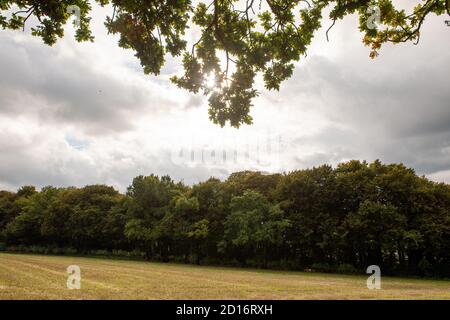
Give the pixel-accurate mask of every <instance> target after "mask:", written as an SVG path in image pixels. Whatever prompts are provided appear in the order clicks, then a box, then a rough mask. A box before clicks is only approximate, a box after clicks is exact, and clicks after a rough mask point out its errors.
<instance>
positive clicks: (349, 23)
mask: <svg viewBox="0 0 450 320" xmlns="http://www.w3.org/2000/svg"><path fill="white" fill-rule="evenodd" d="M110 11H111V9H110V8H99V7H95V6H94V11H93V20H92V28H93V31H94V36H95V37H96V40H95V42H94V43H81V44H80V43H77V42H76V41H75V40H74V38H73V34H74V32H75V31H74V27H73V26H71V25H68V26H67V27H66V37H64V38H63V39H61V40H59V41H58V43H57V44H56V45H55V46H53V47H49V46H46V45H44V44H43V43H42V42H41V40H40V39H38V38H35V37H32V36H31V35H30V32H29V30H28V29H26V30H25V32H22V31H1V30H0V189H6V190H16V189H17V188H18V187H20V186H22V185H30V184H31V185H35V186H37V187H43V186H46V185H53V186H78V187H81V186H84V185H88V184H97V183H102V184H108V185H113V186H114V187H116V188H117V189H118V190H120V191H124V190H126V188H127V186H128V185H130V183H131V181H132V179H133V177H135V176H137V175H149V174H152V173H154V174H157V175H164V174H169V175H170V176H172V177H173V178H174V179H176V180H182V181H184V182H185V183H187V184H192V183H196V182H199V181H203V180H206V179H208V178H209V177H211V176H215V177H218V178H221V179H225V178H226V177H227V176H228V175H229V174H230V173H232V172H235V171H240V170H260V171H264V172H288V171H291V170H296V169H304V168H309V167H313V166H318V165H322V164H330V165H333V166H335V165H337V164H338V163H340V162H344V161H347V160H350V159H359V160H367V161H369V162H370V161H373V160H375V159H380V160H381V161H383V162H386V163H392V162H396V163H397V162H402V163H404V164H405V165H406V166H408V167H412V168H414V169H415V170H416V172H417V173H418V174H421V175H426V176H427V177H429V178H430V179H432V180H435V181H439V182H441V181H442V182H447V183H450V74H449V71H450V68H449V67H450V65H449V61H450V27H447V26H446V25H445V23H444V21H445V20H446V19H447V20H449V19H448V17H444V16H441V17H436V16H430V17H429V18H427V19H426V21H425V23H424V26H423V29H422V34H421V41H420V43H419V45H417V46H414V45H412V44H402V45H386V46H385V47H384V48H383V49H382V51H381V52H380V56H379V57H378V58H377V59H375V60H372V59H370V58H369V51H370V50H369V48H367V47H364V46H363V44H362V42H361V40H362V35H361V34H360V33H359V31H358V18H357V17H355V16H350V17H347V18H345V19H344V20H343V21H339V22H338V23H337V24H336V26H335V27H334V28H333V29H332V30H331V31H330V41H329V42H327V40H326V36H325V31H326V29H327V28H328V25H329V24H328V22H327V21H325V22H324V23H323V25H324V27H323V28H322V29H321V30H320V31H319V32H318V33H317V35H316V37H315V39H314V40H313V43H312V45H311V47H310V48H309V51H308V56H307V57H306V58H304V59H303V60H301V61H300V62H299V63H298V64H297V66H296V69H295V72H294V75H293V77H292V78H291V79H289V80H287V81H285V82H284V83H283V84H282V86H281V89H280V91H279V92H268V91H266V90H265V89H264V88H263V85H262V83H261V81H258V83H257V88H258V89H259V91H260V96H259V97H258V98H257V99H255V100H254V107H253V109H252V111H251V115H252V116H253V119H254V124H253V125H251V126H243V127H241V128H240V129H235V128H230V127H225V128H221V127H219V126H217V125H215V124H213V123H212V122H210V120H209V119H208V103H207V99H206V98H205V97H203V96H199V95H193V94H190V93H188V92H186V91H184V90H182V89H178V88H176V87H175V85H174V84H172V83H171V82H170V81H169V78H170V77H171V76H172V75H174V74H179V73H180V72H181V71H182V69H181V66H180V62H179V61H178V60H176V59H169V60H168V61H167V64H166V66H165V67H164V68H163V70H162V72H161V75H159V76H149V75H144V73H143V71H142V68H141V66H140V64H139V61H138V60H137V59H136V58H135V57H134V55H133V52H132V51H130V50H125V49H121V48H119V47H118V46H117V37H115V36H112V35H108V34H107V32H106V30H105V28H104V25H103V22H104V18H105V17H106V15H110V14H111V12H110ZM195 36H196V35H195V33H194V34H191V35H190V37H192V40H194V38H195Z"/></svg>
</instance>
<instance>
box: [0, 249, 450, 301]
mask: <svg viewBox="0 0 450 320" xmlns="http://www.w3.org/2000/svg"><path fill="white" fill-rule="evenodd" d="M69 265H78V266H80V268H81V289H80V290H69V289H67V285H66V282H67V277H68V274H67V273H66V269H67V267H68V266H69ZM366 279H367V277H365V276H346V275H332V274H319V273H304V272H283V271H263V270H251V269H248V270H247V269H236V268H220V267H203V266H191V265H178V264H164V263H148V262H143V261H127V260H111V259H99V258H83V257H56V256H39V255H18V254H6V253H0V299H450V281H443V280H442V281H434V280H419V279H402V278H390V277H383V278H382V289H381V290H368V289H367V287H366Z"/></svg>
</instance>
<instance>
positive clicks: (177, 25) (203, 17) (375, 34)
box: [0, 0, 450, 127]
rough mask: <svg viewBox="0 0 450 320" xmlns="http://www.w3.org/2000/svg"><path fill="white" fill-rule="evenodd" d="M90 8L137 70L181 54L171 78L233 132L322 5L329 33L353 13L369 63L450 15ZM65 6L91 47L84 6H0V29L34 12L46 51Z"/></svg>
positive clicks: (275, 85)
mask: <svg viewBox="0 0 450 320" xmlns="http://www.w3.org/2000/svg"><path fill="white" fill-rule="evenodd" d="M95 2H96V3H98V4H100V5H102V6H104V5H107V4H110V5H111V6H112V7H113V9H112V14H111V16H109V17H108V18H107V20H106V22H105V25H106V27H107V29H108V31H109V32H110V33H112V34H116V35H118V36H119V46H120V47H122V48H126V49H131V50H133V51H134V52H135V55H136V57H137V58H138V59H139V60H140V62H141V65H142V67H143V69H144V72H145V73H152V74H155V75H157V74H159V72H160V70H161V67H162V66H163V65H164V64H165V61H166V57H167V56H168V55H171V56H175V57H176V56H180V55H182V56H183V66H184V74H183V75H182V76H179V77H174V78H173V79H172V81H173V82H174V83H175V84H177V85H178V86H179V87H181V88H184V89H187V90H189V91H191V92H195V93H197V92H202V93H203V94H205V95H206V96H208V97H209V117H210V119H211V120H212V121H213V122H215V123H217V124H220V125H221V126H224V125H225V124H226V123H227V122H229V123H230V124H231V125H232V126H235V127H239V126H240V125H241V124H250V123H252V117H251V116H250V114H249V112H250V108H251V107H252V100H253V99H254V98H255V97H256V96H257V95H258V92H257V90H256V89H255V88H254V82H255V78H256V76H257V75H258V74H262V77H263V79H264V84H265V87H266V89H268V90H279V89H280V84H281V82H283V81H284V80H286V79H288V78H289V77H291V76H292V73H293V70H294V63H295V62H296V61H298V60H300V59H301V58H302V56H304V55H306V52H307V48H308V46H309V45H310V44H311V41H312V39H313V37H314V35H315V34H316V32H317V30H318V29H319V28H320V27H321V25H322V24H323V23H324V21H323V19H324V18H323V16H324V14H325V12H326V11H327V10H328V9H329V14H328V17H329V18H330V19H331V20H332V24H331V26H330V28H329V29H328V31H330V29H331V27H332V26H334V25H335V23H336V21H338V20H341V19H343V18H344V17H346V16H348V15H351V14H357V15H358V16H359V20H360V21H359V22H360V23H359V29H360V30H361V31H362V33H363V34H364V38H363V42H364V44H365V45H367V46H369V47H370V48H371V52H370V56H371V57H372V58H374V57H376V56H377V55H378V51H379V50H380V48H381V46H382V45H383V44H384V43H388V42H391V43H403V42H409V41H413V42H418V40H419V38H420V30H421V27H422V26H423V23H424V20H425V18H426V17H427V16H428V15H430V14H436V15H442V14H449V15H450V9H449V1H448V0H416V1H415V3H416V4H417V5H416V6H414V9H413V11H412V12H410V13H407V12H405V10H399V9H396V7H395V6H394V5H393V3H392V2H393V1H392V0H323V1H303V0H263V1H254V0H247V1H239V0H210V1H195V2H193V1H191V0H178V1H173V0H150V1H149V0H145V1H144V0H96V1H95ZM71 5H76V6H78V7H79V9H80V17H79V22H80V28H78V29H77V33H76V39H77V40H78V41H93V37H92V34H91V31H90V28H89V23H90V20H91V18H90V11H91V5H90V2H89V1H88V0H47V1H36V0H3V1H0V27H3V28H7V29H22V28H24V25H25V23H26V22H27V21H28V19H29V18H30V17H32V16H34V17H36V18H37V19H36V20H37V21H38V23H37V24H36V25H33V27H32V34H33V35H35V36H38V37H40V38H42V39H43V41H44V42H45V43H47V44H49V45H52V44H54V43H55V42H56V41H57V38H59V37H62V36H63V34H64V30H63V26H64V24H65V23H67V20H68V19H69V17H70V13H68V10H67V9H68V8H69V6H71ZM374 7H377V8H378V9H379V14H380V22H381V24H380V25H375V24H373V23H372V22H373V20H374V14H376V13H374V10H373V8H374ZM194 27H195V28H197V29H199V30H200V35H199V37H198V39H197V40H196V41H195V43H193V44H192V45H191V44H189V45H188V42H187V38H188V36H186V30H187V29H188V28H194ZM328 31H327V33H326V35H327V37H328ZM208 77H211V79H212V82H213V83H212V84H211V83H210V81H206V78H208Z"/></svg>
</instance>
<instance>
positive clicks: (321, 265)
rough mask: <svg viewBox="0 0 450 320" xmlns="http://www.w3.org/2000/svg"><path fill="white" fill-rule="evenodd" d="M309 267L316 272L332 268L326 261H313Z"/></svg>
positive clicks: (330, 270)
mask: <svg viewBox="0 0 450 320" xmlns="http://www.w3.org/2000/svg"><path fill="white" fill-rule="evenodd" d="M311 269H313V271H317V272H332V271H333V269H334V268H333V267H332V266H330V265H329V264H328V263H314V264H313V265H312V266H311Z"/></svg>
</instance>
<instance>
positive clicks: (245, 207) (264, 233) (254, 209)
mask: <svg viewBox="0 0 450 320" xmlns="http://www.w3.org/2000/svg"><path fill="white" fill-rule="evenodd" d="M230 210H231V212H230V214H229V215H228V216H227V218H226V221H225V231H224V238H223V241H222V242H220V243H219V248H220V249H221V250H222V251H225V250H226V249H228V248H230V249H231V250H232V251H233V252H234V253H235V255H236V257H237V259H238V260H240V261H241V262H242V263H243V264H245V262H246V260H247V257H248V256H251V255H254V254H255V253H256V252H258V251H259V252H260V253H261V252H262V256H263V266H264V267H266V266H267V262H268V249H269V248H276V247H277V246H280V245H281V244H282V243H283V241H284V236H285V232H286V230H287V229H288V228H289V226H290V221H289V220H287V219H285V218H284V214H283V211H281V210H280V208H279V207H278V206H276V205H271V204H270V202H269V201H268V200H267V199H266V198H265V197H264V196H263V195H261V194H259V193H258V192H256V191H251V190H249V191H246V192H244V194H243V195H242V196H238V197H234V198H233V199H232V200H231V205H230Z"/></svg>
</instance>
